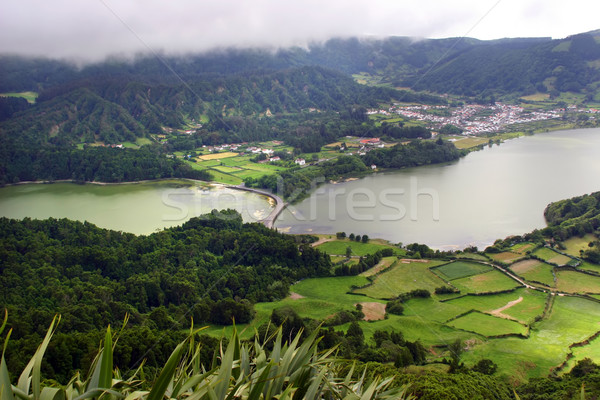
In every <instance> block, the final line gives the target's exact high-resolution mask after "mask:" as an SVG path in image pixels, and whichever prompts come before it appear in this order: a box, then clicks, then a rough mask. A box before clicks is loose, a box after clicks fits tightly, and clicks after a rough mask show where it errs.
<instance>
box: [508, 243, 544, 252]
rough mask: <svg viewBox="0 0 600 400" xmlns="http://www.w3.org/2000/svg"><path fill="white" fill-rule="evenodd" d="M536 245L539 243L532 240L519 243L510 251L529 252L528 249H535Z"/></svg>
mask: <svg viewBox="0 0 600 400" xmlns="http://www.w3.org/2000/svg"><path fill="white" fill-rule="evenodd" d="M536 246H537V244H535V243H530V242H524V243H517V244H515V245H513V246H512V247H511V248H510V251H512V252H513V253H519V254H527V252H528V251H531V250H533V249H535V248H536Z"/></svg>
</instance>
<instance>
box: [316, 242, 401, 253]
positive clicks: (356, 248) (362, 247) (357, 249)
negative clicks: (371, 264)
mask: <svg viewBox="0 0 600 400" xmlns="http://www.w3.org/2000/svg"><path fill="white" fill-rule="evenodd" d="M348 246H350V248H351V249H352V255H353V256H366V255H367V254H374V253H376V252H378V251H379V250H382V249H387V248H393V249H394V254H397V255H402V254H404V252H403V251H402V250H401V249H399V248H397V247H395V246H393V245H390V244H386V243H385V242H383V241H381V240H372V241H369V242H368V243H362V242H355V241H354V240H350V239H341V240H339V239H337V240H332V241H329V242H325V243H322V244H320V245H318V246H317V248H318V249H319V250H321V251H324V252H325V253H327V254H334V255H345V254H346V248H347V247H348Z"/></svg>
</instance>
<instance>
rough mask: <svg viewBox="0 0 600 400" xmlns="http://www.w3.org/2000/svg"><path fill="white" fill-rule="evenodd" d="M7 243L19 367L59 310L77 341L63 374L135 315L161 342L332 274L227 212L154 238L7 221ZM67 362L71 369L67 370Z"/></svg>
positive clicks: (4, 295) (8, 300) (0, 228)
mask: <svg viewBox="0 0 600 400" xmlns="http://www.w3.org/2000/svg"><path fill="white" fill-rule="evenodd" d="M0 238H1V240H0V287H2V288H3V290H2V291H0V303H2V304H3V306H4V307H7V309H8V311H9V315H10V316H11V321H10V322H11V327H12V329H13V334H12V340H13V341H14V344H15V345H14V346H13V347H12V350H11V352H9V357H8V358H9V362H10V365H12V366H17V365H20V364H21V363H22V360H24V358H23V357H20V355H21V351H22V350H23V349H24V348H28V344H29V343H31V340H34V339H35V338H36V337H38V335H43V333H44V332H45V330H46V328H47V326H49V324H50V322H51V321H52V318H53V317H54V315H55V314H57V313H58V314H61V315H62V322H61V331H62V332H64V333H65V334H67V335H66V336H63V337H61V340H62V343H63V345H62V346H65V348H64V349H63V350H64V354H62V355H61V354H60V352H57V354H56V357H58V359H56V360H54V361H55V362H56V364H53V365H55V368H57V370H60V371H61V373H64V372H65V371H68V370H71V369H74V368H78V367H80V365H76V362H77V360H79V361H80V360H81V357H82V356H83V355H82V354H87V353H88V350H86V349H87V348H88V345H89V344H90V342H91V343H92V346H93V341H94V340H95V339H94V338H95V337H96V336H95V335H97V332H98V330H99V329H102V328H104V327H106V326H107V325H109V324H111V325H113V326H115V325H116V326H118V325H119V324H120V322H121V321H122V320H123V318H124V316H125V314H129V315H130V316H131V322H130V323H131V324H132V325H133V326H134V327H135V329H134V331H132V332H130V334H131V336H132V338H131V340H132V341H134V342H135V339H133V338H135V337H137V336H138V335H143V332H144V331H147V333H146V335H148V336H158V332H162V331H177V330H178V329H180V328H186V327H187V326H188V324H189V321H190V318H193V319H194V321H195V322H196V323H209V322H210V323H216V324H225V325H228V324H231V323H232V322H233V320H234V319H235V321H237V322H239V323H244V322H248V321H250V320H251V319H252V317H253V314H254V312H253V304H254V303H256V302H259V301H260V302H264V301H272V300H277V299H282V298H284V297H285V296H287V293H288V288H289V285H290V284H292V283H293V282H295V281H297V280H298V279H302V278H306V277H312V276H324V275H329V274H330V270H331V261H330V259H329V257H328V256H327V255H325V254H324V253H321V252H320V251H319V250H316V249H314V248H312V247H310V246H309V245H304V244H299V243H297V242H296V240H295V238H294V237H292V236H287V235H283V234H280V233H277V232H275V231H273V230H269V229H267V228H265V227H264V226H262V225H260V224H242V219H241V216H240V215H239V214H238V213H237V212H235V211H227V210H226V211H221V212H216V211H215V212H213V213H212V214H208V215H205V216H203V217H198V218H194V219H192V220H190V221H188V222H187V223H185V224H184V225H183V226H180V227H177V228H172V229H166V230H164V231H162V232H159V233H155V234H152V235H149V236H135V235H132V234H128V233H122V232H115V231H109V230H105V229H100V228H98V227H96V226H94V225H91V224H89V223H81V222H73V221H69V220H55V219H49V220H44V221H37V220H30V219H25V220H23V221H16V220H8V219H6V218H2V219H0ZM168 336H169V337H173V338H176V337H177V336H176V335H175V336H173V335H172V334H169V335H168ZM78 341H79V342H81V343H82V345H81V346H77V345H76V342H78ZM127 343H129V340H127ZM142 343H147V340H143V341H140V342H139V344H129V345H130V346H134V347H135V349H137V350H135V353H138V354H140V355H141V354H143V351H142V350H141V347H140V346H142ZM146 350H149V351H153V349H146ZM140 351H141V353H139V352H140ZM144 351H145V350H144ZM157 351H159V354H162V353H160V352H161V351H162V350H160V349H158V350H157ZM53 354H54V353H53ZM77 354H78V355H77ZM153 357H154V358H160V357H158V355H154V356H153ZM69 360H70V361H69ZM131 361H135V360H131ZM65 362H70V363H71V364H70V366H65V367H61V368H59V367H58V366H59V365H61V364H63V363H65ZM123 367H125V366H123Z"/></svg>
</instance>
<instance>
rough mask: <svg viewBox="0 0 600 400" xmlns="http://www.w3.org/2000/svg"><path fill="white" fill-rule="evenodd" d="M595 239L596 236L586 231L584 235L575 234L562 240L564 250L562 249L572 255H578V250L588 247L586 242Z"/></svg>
mask: <svg viewBox="0 0 600 400" xmlns="http://www.w3.org/2000/svg"><path fill="white" fill-rule="evenodd" d="M596 240H598V238H597V237H596V236H594V235H592V234H590V233H588V234H587V235H585V236H584V237H578V236H575V237H572V238H570V239H567V240H565V241H564V242H562V244H563V245H564V246H565V247H566V250H564V252H565V253H567V254H569V255H572V256H574V257H579V251H580V250H586V249H588V248H589V247H588V244H589V243H590V242H594V241H596Z"/></svg>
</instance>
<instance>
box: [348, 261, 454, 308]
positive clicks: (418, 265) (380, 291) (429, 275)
mask: <svg viewBox="0 0 600 400" xmlns="http://www.w3.org/2000/svg"><path fill="white" fill-rule="evenodd" d="M441 263H442V262H441V261H427V262H418V261H412V262H411V261H400V262H398V263H396V264H395V266H394V267H392V268H390V269H389V270H387V271H386V272H384V273H382V274H380V275H377V276H376V277H375V279H374V280H373V283H372V284H371V285H369V286H367V287H365V288H362V289H355V290H354V291H353V292H354V293H360V294H364V295H366V296H369V297H372V298H374V299H389V298H393V297H396V296H398V295H399V294H400V293H406V292H410V291H412V290H415V289H426V290H429V291H430V292H431V293H433V292H434V291H435V288H437V287H440V286H445V285H446V284H445V283H444V281H443V280H441V279H440V278H439V277H438V276H437V275H435V274H434V273H433V272H431V271H430V270H429V268H430V267H435V266H437V265H440V264H441Z"/></svg>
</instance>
